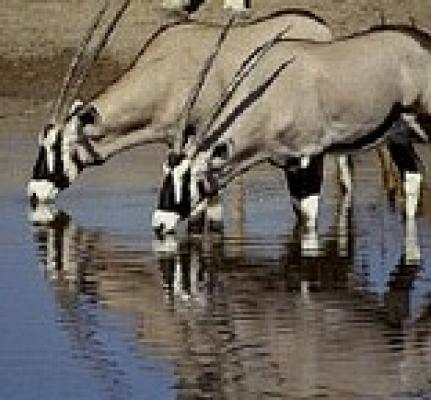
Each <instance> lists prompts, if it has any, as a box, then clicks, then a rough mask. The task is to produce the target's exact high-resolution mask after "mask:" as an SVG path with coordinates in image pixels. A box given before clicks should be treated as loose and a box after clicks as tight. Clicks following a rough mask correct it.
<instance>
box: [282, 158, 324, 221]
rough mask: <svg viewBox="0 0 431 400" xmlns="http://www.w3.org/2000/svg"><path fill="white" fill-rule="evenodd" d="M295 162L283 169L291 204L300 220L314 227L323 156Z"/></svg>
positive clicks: (321, 177)
mask: <svg viewBox="0 0 431 400" xmlns="http://www.w3.org/2000/svg"><path fill="white" fill-rule="evenodd" d="M295 164H296V165H289V166H287V167H286V169H285V174H286V179H287V186H288V188H289V191H290V195H291V197H292V204H293V207H294V210H295V212H296V213H297V215H298V218H299V219H300V221H301V222H302V223H304V224H305V225H306V226H308V227H315V226H316V225H317V216H318V208H319V196H320V190H321V188H322V181H323V156H321V155H319V156H314V157H309V158H308V159H306V158H303V159H301V160H298V162H297V163H295Z"/></svg>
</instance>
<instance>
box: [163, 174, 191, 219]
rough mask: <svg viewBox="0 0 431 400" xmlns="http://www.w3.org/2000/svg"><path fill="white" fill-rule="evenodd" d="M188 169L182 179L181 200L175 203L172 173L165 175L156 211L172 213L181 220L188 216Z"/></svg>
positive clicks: (189, 209)
mask: <svg viewBox="0 0 431 400" xmlns="http://www.w3.org/2000/svg"><path fill="white" fill-rule="evenodd" d="M190 181H191V173H190V169H189V170H187V172H186V173H185V174H184V175H183V177H182V185H181V199H180V202H179V203H177V202H176V199H175V182H174V177H173V173H172V172H169V173H167V174H166V175H165V178H164V180H163V184H162V188H161V189H160V194H159V204H158V209H159V210H163V211H172V212H176V213H177V214H179V215H180V216H181V217H182V218H186V217H188V216H189V215H190V211H191V208H190V200H191V199H190Z"/></svg>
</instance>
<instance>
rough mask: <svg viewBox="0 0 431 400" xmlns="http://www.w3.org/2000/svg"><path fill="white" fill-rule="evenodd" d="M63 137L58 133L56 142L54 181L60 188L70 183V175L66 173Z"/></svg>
mask: <svg viewBox="0 0 431 400" xmlns="http://www.w3.org/2000/svg"><path fill="white" fill-rule="evenodd" d="M62 147H63V137H62V135H57V140H56V141H55V143H54V146H53V150H54V174H53V179H52V182H53V183H54V185H55V186H56V187H57V188H58V189H65V188H67V187H68V186H69V185H70V180H69V177H68V176H66V174H65V173H64V162H63V155H62Z"/></svg>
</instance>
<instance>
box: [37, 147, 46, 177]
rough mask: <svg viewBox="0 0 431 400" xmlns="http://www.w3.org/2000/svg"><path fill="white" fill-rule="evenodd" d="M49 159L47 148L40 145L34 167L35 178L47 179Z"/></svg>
mask: <svg viewBox="0 0 431 400" xmlns="http://www.w3.org/2000/svg"><path fill="white" fill-rule="evenodd" d="M48 174H49V173H48V161H47V159H46V150H45V149H44V148H43V147H42V146H41V147H39V154H38V155H37V159H36V164H35V165H34V167H33V179H46V178H47V176H48Z"/></svg>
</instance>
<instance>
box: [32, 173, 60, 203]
mask: <svg viewBox="0 0 431 400" xmlns="http://www.w3.org/2000/svg"><path fill="white" fill-rule="evenodd" d="M58 193H59V189H58V188H57V187H56V186H55V185H54V183H52V182H51V181H49V180H47V179H40V180H39V179H32V180H31V181H30V182H29V183H28V185H27V197H28V199H29V200H30V203H31V205H32V207H36V205H37V204H39V203H51V202H53V201H54V200H55V199H56V197H57V195H58Z"/></svg>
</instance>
